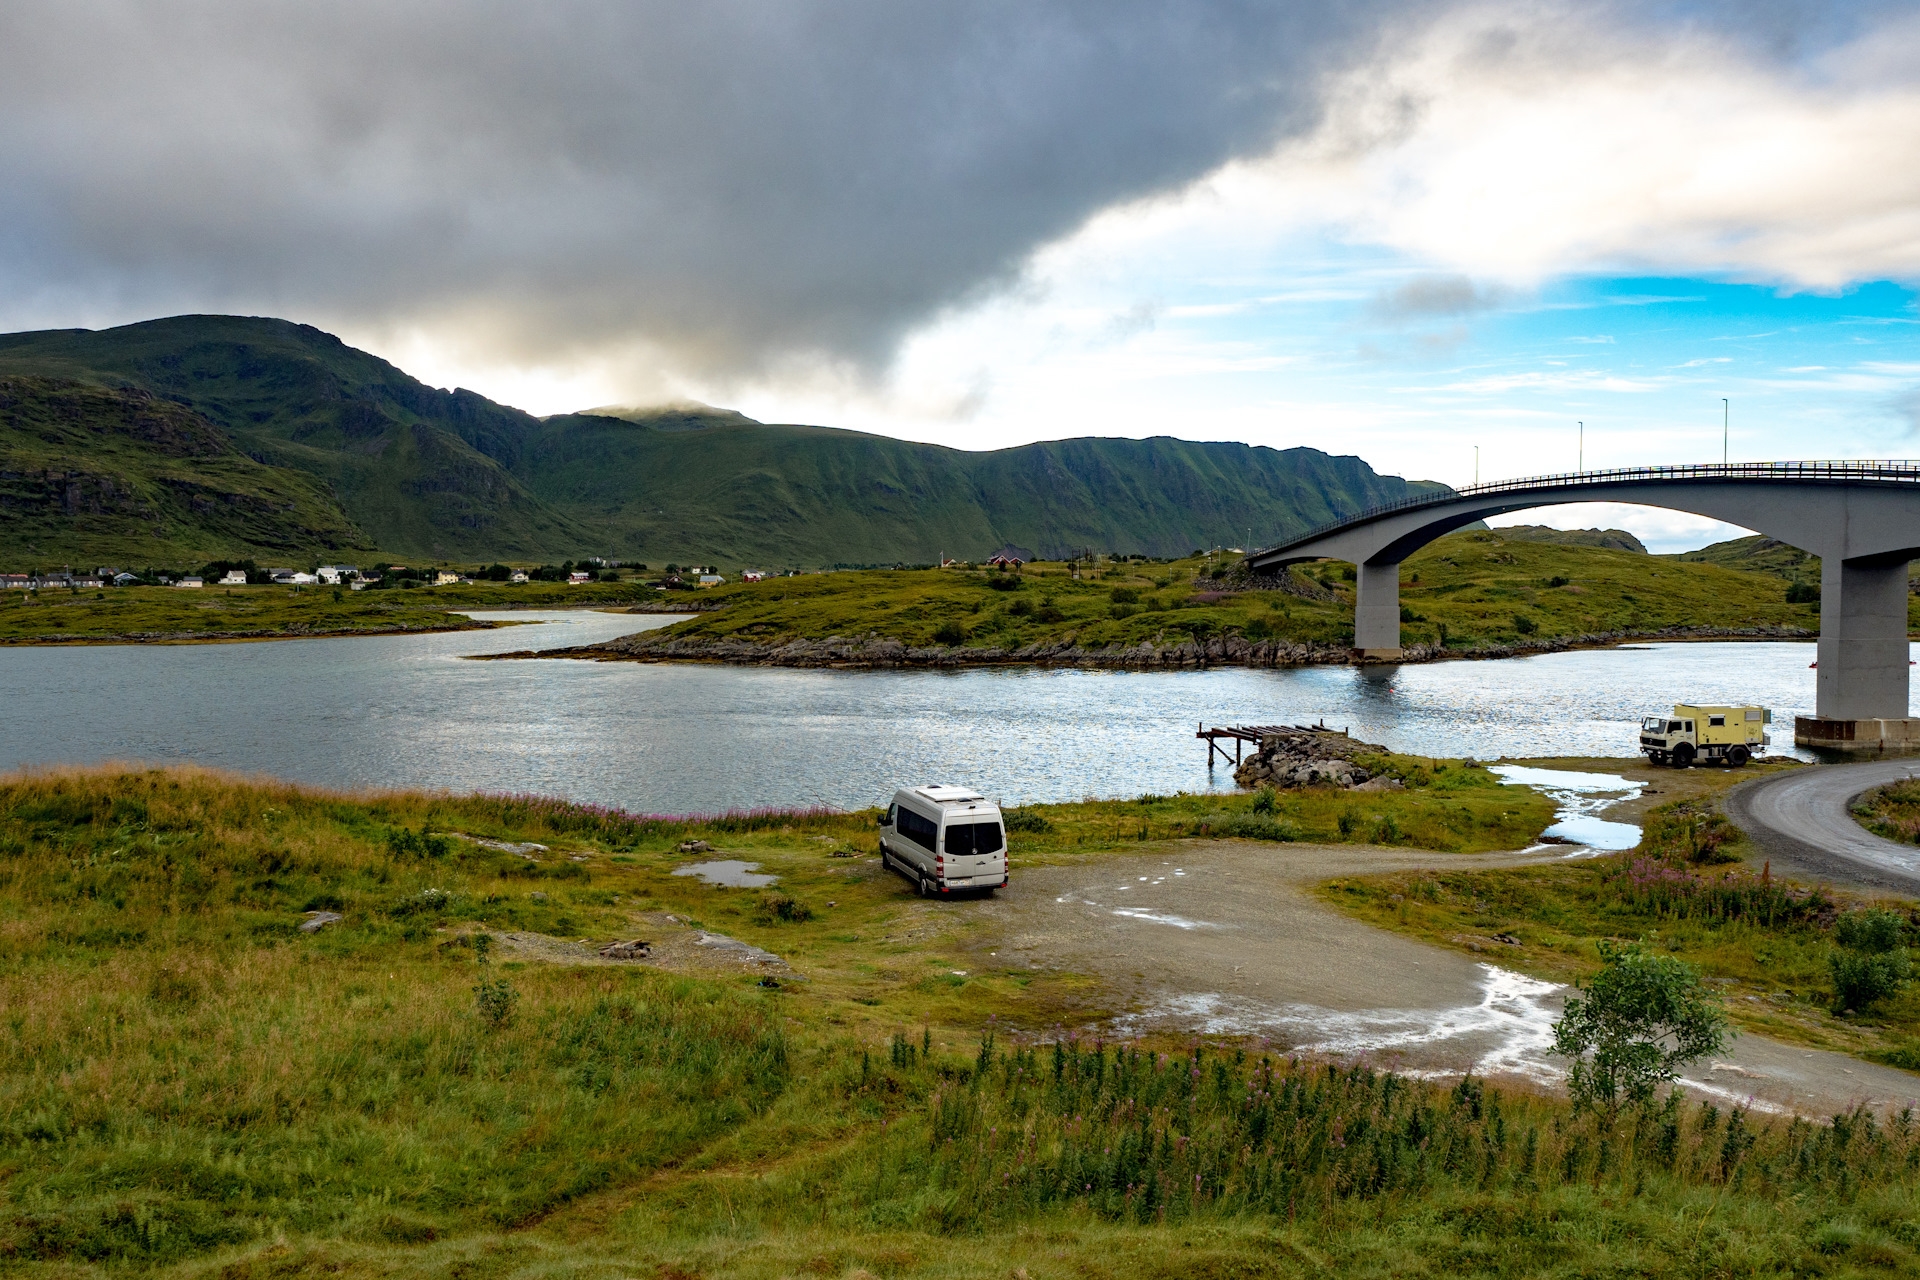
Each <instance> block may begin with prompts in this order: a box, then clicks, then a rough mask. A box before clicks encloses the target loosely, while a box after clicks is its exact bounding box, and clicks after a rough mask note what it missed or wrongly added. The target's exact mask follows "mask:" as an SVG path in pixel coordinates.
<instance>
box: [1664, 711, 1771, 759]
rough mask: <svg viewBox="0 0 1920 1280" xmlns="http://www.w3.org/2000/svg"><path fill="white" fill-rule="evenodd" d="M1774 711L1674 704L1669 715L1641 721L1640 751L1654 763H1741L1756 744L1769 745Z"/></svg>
mask: <svg viewBox="0 0 1920 1280" xmlns="http://www.w3.org/2000/svg"><path fill="white" fill-rule="evenodd" d="M1772 723H1773V712H1771V711H1769V710H1767V709H1766V708H1765V707H1708V706H1695V705H1692V704H1689V703H1684V702H1683V703H1677V704H1676V705H1675V706H1674V708H1673V714H1672V715H1670V716H1648V717H1647V718H1646V719H1645V720H1643V721H1642V722H1641V724H1640V750H1641V752H1642V754H1644V755H1645V756H1646V757H1647V758H1648V759H1650V760H1652V761H1653V762H1654V763H1655V764H1677V765H1681V766H1683V767H1684V766H1685V765H1689V764H1693V763H1694V762H1695V761H1699V762H1702V763H1712V764H1730V765H1734V766H1735V767H1738V766H1740V765H1744V764H1745V763H1746V762H1747V761H1748V760H1749V759H1751V758H1752V756H1753V749H1754V748H1755V747H1765V746H1767V745H1768V741H1769V740H1768V738H1767V726H1768V725H1770V724H1772Z"/></svg>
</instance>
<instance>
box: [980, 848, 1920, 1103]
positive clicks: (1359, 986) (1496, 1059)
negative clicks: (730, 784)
mask: <svg viewBox="0 0 1920 1280" xmlns="http://www.w3.org/2000/svg"><path fill="white" fill-rule="evenodd" d="M1543 856H1544V857H1545V858H1551V857H1557V856H1564V850H1553V851H1550V852H1548V853H1546V854H1544V855H1542V854H1540V853H1531V854H1523V853H1498V854H1445V853H1430V852H1424V851H1419V850H1408V849H1385V848H1374V847H1369V846H1356V845H1331V846H1329V845H1269V844H1254V843H1249V842H1242V841H1216V842H1195V843H1189V844H1183V845H1181V846H1179V847H1178V848H1177V849H1175V850H1174V851H1172V852H1170V853H1167V854H1164V855H1158V854H1147V855H1139V856H1116V857H1113V858H1110V859H1104V860H1102V861H1100V862H1097V863H1085V864H1081V865H1079V866H1076V867H1039V868H1033V869H1029V870H1025V871H1020V872H1017V873H1016V874H1015V876H1014V877H1013V883H1012V884H1011V885H1010V886H1009V887H1008V888H1007V889H1004V890H1002V891H1001V892H1000V895H999V896H998V897H997V898H996V899H994V900H992V901H989V902H983V903H981V904H980V907H981V910H982V912H983V913H984V914H986V915H988V916H989V917H990V918H991V919H992V920H993V921H994V922H995V925H996V928H995V929H994V930H993V931H992V937H991V939H990V940H989V941H988V942H986V943H984V944H983V945H982V950H983V951H987V952H992V953H995V954H993V955H992V956H991V957H987V956H983V957H982V961H983V964H990V965H1006V966H1008V967H1018V966H1020V965H1023V964H1024V965H1026V966H1029V967H1034V968H1052V969H1062V970H1070V971H1075V972H1080V973H1087V974H1092V975H1095V976H1097V977H1099V978H1100V979H1101V980H1102V983H1103V985H1105V986H1107V987H1108V988H1109V989H1110V990H1111V991H1113V992H1114V993H1115V995H1116V997H1117V999H1116V1000H1115V1001H1114V1003H1115V1005H1116V1006H1119V1007H1128V1008H1131V1009H1132V1010H1134V1012H1132V1013H1130V1014H1128V1015H1126V1016H1124V1017H1122V1018H1120V1019H1119V1020H1118V1024H1117V1025H1116V1027H1115V1028H1114V1031H1115V1032H1116V1033H1119V1034H1126V1033H1128V1032H1133V1031H1143V1030H1147V1029H1156V1030H1178V1031H1182V1032H1193V1033H1210V1034H1230V1035H1257V1036H1262V1037H1265V1038H1267V1039H1268V1040H1270V1041H1271V1042H1272V1043H1273V1044H1274V1045H1275V1046H1276V1047H1277V1048H1280V1049H1284V1050H1302V1051H1311V1052H1325V1053H1337V1054H1341V1055H1365V1056H1366V1057H1367V1058H1368V1059H1370V1060H1373V1061H1376V1062H1379V1063H1380V1064H1381V1065H1383V1066H1393V1067H1397V1068H1400V1069H1403V1070H1408V1071H1416V1072H1431V1073H1435V1074H1454V1073H1458V1072H1461V1071H1465V1070H1467V1069H1469V1068H1471V1069H1472V1070H1474V1071H1475V1072H1476V1073H1478V1074H1485V1075H1491V1076H1501V1077H1506V1078H1508V1079H1513V1080H1520V1081H1527V1082H1531V1083H1535V1084H1542V1085H1549V1084H1552V1083H1554V1082H1555V1081H1557V1080H1558V1079H1559V1077H1560V1075H1561V1069H1560V1064H1559V1063H1558V1061H1557V1060H1555V1059H1554V1058H1553V1057H1552V1056H1551V1055H1550V1054H1549V1053H1548V1052H1547V1050H1548V1046H1549V1044H1550V1043H1551V1037H1552V1032H1551V1029H1550V1028H1551V1023H1552V1021H1553V1019H1554V1018H1556V1017H1558V1016H1559V1013H1560V1009H1561V1006H1562V1002H1563V1000H1564V997H1565V994H1566V988H1564V987H1560V986H1557V985H1555V984H1553V983H1549V982H1545V981H1542V980H1540V979H1536V978H1531V977H1528V976H1526V975H1524V974H1521V973H1518V972H1516V971H1514V970H1511V969H1503V968H1501V967H1499V966H1498V965H1497V964H1495V963H1488V962H1486V961H1482V960H1479V959H1476V958H1475V957H1473V956H1470V955H1465V954H1462V953H1459V952H1455V951H1450V950H1443V949H1441V948H1438V947H1432V946H1428V945H1426V944H1424V943H1420V942H1417V941H1414V940H1413V939H1411V938H1407V937H1403V936H1401V935H1399V934H1395V933H1390V932H1387V931H1384V930H1380V929H1375V928H1373V927H1371V926H1368V925H1365V924H1361V923H1359V922H1358V921H1355V920H1352V919H1350V918H1348V917H1346V916H1344V915H1342V914H1340V913H1339V912H1337V911H1335V910H1333V909H1332V908H1330V907H1327V906H1324V905H1323V904H1321V903H1320V902H1318V901H1317V900H1315V899H1314V898H1313V897H1312V896H1311V895H1310V893H1309V892H1308V890H1309V888H1310V887H1311V886H1312V885H1315V884H1318V883H1320V882H1322V881H1325V880H1328V879H1331V878H1336V877H1338V876H1341V875H1344V874H1353V875H1360V874H1369V873H1373V872H1381V871H1396V870H1407V869H1413V868H1419V867H1435V868H1460V867H1489V866H1496V867H1497V866H1513V865H1518V864H1520V863H1523V862H1531V861H1539V860H1542V858H1543ZM1497 959H1498V957H1497V956H1490V957H1488V960H1497ZM1688 1084H1689V1085H1690V1086H1691V1087H1692V1088H1694V1089H1695V1090H1696V1091H1697V1092H1701V1093H1704V1094H1707V1095H1711V1096H1714V1097H1717V1098H1720V1099H1722V1100H1728V1101H1745V1100H1746V1099H1748V1098H1752V1099H1753V1100H1754V1101H1755V1102H1756V1104H1757V1105H1760V1106H1763V1107H1766V1108H1769V1109H1781V1110H1793V1111H1799V1112H1803V1113H1807V1114H1814V1115H1823V1114H1829V1113H1831V1112H1833V1111H1837V1110H1841V1109H1844V1108H1845V1107H1847V1106H1849V1105H1851V1104H1853V1103H1856V1102H1865V1103H1868V1104H1871V1105H1875V1106H1879V1105H1884V1104H1888V1103H1898V1104H1900V1105H1906V1104H1907V1103H1908V1102H1912V1101H1920V1076H1914V1075H1909V1074H1908V1073H1906V1072H1903V1071H1898V1070H1894V1069H1892V1068H1889V1067H1879V1066H1874V1065H1873V1064H1871V1063H1867V1062H1862V1061H1859V1060H1857V1059H1854V1058H1849V1057H1846V1056H1845V1055H1842V1054H1835V1053H1823V1052H1816V1051H1810V1050H1805V1049H1797V1048H1792V1047H1790V1046H1787V1045H1783V1044H1779V1043H1777V1042H1774V1041H1770V1040H1765V1039H1762V1038H1760V1037H1758V1036H1744V1037H1742V1038H1740V1039H1739V1040H1736V1041H1735V1042H1734V1043H1733V1045H1732V1047H1731V1050H1730V1051H1729V1052H1728V1053H1727V1054H1726V1055H1725V1056H1724V1057H1723V1058H1721V1059H1719V1060H1717V1061H1716V1062H1715V1063H1714V1064H1712V1065H1711V1067H1701V1068H1697V1069H1696V1070H1695V1071H1694V1073H1693V1076H1692V1078H1691V1079H1690V1080H1689V1081H1688Z"/></svg>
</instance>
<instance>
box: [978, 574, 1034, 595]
mask: <svg viewBox="0 0 1920 1280" xmlns="http://www.w3.org/2000/svg"><path fill="white" fill-rule="evenodd" d="M987 585H988V586H989V587H992V588H993V589H994V590H995V591H1018V590H1020V588H1022V587H1024V586H1026V585H1027V582H1026V579H1024V578H1017V577H1014V576H1013V575H1011V574H1004V573H996V574H994V575H993V576H991V577H989V578H988V579H987Z"/></svg>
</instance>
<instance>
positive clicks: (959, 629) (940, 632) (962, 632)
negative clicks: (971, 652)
mask: <svg viewBox="0 0 1920 1280" xmlns="http://www.w3.org/2000/svg"><path fill="white" fill-rule="evenodd" d="M933 642H934V643H935V644H945V645H959V644H965V643H966V642H967V629H966V628H965V627H963V626H961V625H960V624H959V623H957V622H954V621H951V620H949V621H946V622H943V623H941V624H940V625H939V626H937V627H935V628H934V629H933Z"/></svg>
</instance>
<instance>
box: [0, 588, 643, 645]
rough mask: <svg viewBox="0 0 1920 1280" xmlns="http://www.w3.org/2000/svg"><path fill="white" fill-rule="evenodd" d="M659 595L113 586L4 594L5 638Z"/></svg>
mask: <svg viewBox="0 0 1920 1280" xmlns="http://www.w3.org/2000/svg"><path fill="white" fill-rule="evenodd" d="M655 594H656V593H655V592H654V591H652V590H651V589H649V588H647V587H645V586H643V585H641V584H639V583H619V582H604V583H588V584H582V585H580V586H566V585H563V584H558V583H539V582H529V583H521V584H518V585H509V584H505V583H487V584H475V585H474V586H471V587H459V586H455V587H420V588H416V589H413V590H405V591H403V590H389V591H347V590H344V589H336V588H332V587H324V586H320V587H302V588H298V589H296V588H293V587H202V588H199V589H197V590H194V589H187V588H180V587H112V588H105V589H101V590H97V591H92V590H77V591H76V590H48V591H34V592H27V591H5V592H0V644H35V643H49V642H63V641H81V642H84V641H89V640H91V641H127V640H134V641H168V640H191V639H207V638H245V639H270V638H274V637H283V636H311V635H354V634H365V635H376V634H384V633H389V632H395V631H459V630H466V629H470V628H476V627H486V626H490V625H492V624H490V623H484V622H475V621H473V620H472V619H470V618H467V617H464V616H462V614H461V610H466V609H516V608H524V609H535V608H540V609H559V608H567V607H570V606H579V605H596V604H597V605H604V606H611V605H621V604H630V603H632V602H633V601H634V600H635V599H637V598H645V599H651V598H652V597H653V596H654V595H655Z"/></svg>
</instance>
